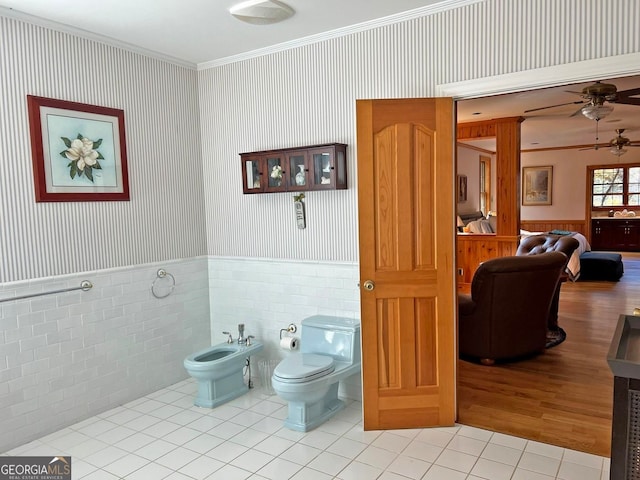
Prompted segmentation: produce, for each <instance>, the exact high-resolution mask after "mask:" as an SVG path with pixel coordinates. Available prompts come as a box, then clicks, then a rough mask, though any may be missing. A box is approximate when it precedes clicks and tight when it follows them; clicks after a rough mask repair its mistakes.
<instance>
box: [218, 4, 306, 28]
mask: <svg viewBox="0 0 640 480" xmlns="http://www.w3.org/2000/svg"><path fill="white" fill-rule="evenodd" d="M229 13H231V15H233V16H234V17H236V18H237V19H238V20H241V21H243V22H246V23H251V24H253V25H268V24H270V23H277V22H281V21H282V20H286V19H287V18H289V17H290V16H291V15H293V14H294V13H295V12H294V10H293V8H291V7H290V6H289V5H287V4H286V3H283V2H279V1H278V0H248V1H246V2H242V3H238V4H237V5H234V6H232V7H231V8H230V9H229Z"/></svg>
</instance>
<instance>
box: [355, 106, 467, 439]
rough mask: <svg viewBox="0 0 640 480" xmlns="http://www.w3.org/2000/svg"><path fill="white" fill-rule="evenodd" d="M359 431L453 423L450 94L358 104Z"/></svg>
mask: <svg viewBox="0 0 640 480" xmlns="http://www.w3.org/2000/svg"><path fill="white" fill-rule="evenodd" d="M357 122H358V201H359V228H360V232H359V233H360V275H361V279H360V283H361V285H363V287H364V285H365V281H367V280H370V281H371V282H372V283H370V284H369V285H373V288H372V289H370V290H367V289H365V288H363V289H362V292H361V306H362V316H361V328H362V343H363V345H362V351H363V353H362V356H363V389H364V400H363V405H364V421H365V429H367V430H370V429H381V428H409V427H411V428H413V427H425V426H433V425H451V424H453V422H454V421H455V361H456V348H455V302H454V301H455V276H454V271H453V269H454V263H453V256H454V244H455V237H454V236H455V224H454V218H455V215H454V200H455V199H454V192H453V185H454V180H453V179H454V170H455V165H454V159H453V145H454V143H453V142H454V135H453V133H454V115H453V101H452V99H405V100H361V101H358V102H357Z"/></svg>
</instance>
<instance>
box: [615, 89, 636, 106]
mask: <svg viewBox="0 0 640 480" xmlns="http://www.w3.org/2000/svg"><path fill="white" fill-rule="evenodd" d="M615 102H616V103H623V104H626V105H640V88H630V89H629V90H622V91H621V92H618V93H617V96H616V99H615Z"/></svg>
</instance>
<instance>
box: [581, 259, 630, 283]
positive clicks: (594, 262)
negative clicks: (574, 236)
mask: <svg viewBox="0 0 640 480" xmlns="http://www.w3.org/2000/svg"><path fill="white" fill-rule="evenodd" d="M623 273H624V267H623V265H622V255H620V254H619V253H612V252H583V253H582V254H580V280H608V281H610V282H617V281H618V280H620V277H622V274H623Z"/></svg>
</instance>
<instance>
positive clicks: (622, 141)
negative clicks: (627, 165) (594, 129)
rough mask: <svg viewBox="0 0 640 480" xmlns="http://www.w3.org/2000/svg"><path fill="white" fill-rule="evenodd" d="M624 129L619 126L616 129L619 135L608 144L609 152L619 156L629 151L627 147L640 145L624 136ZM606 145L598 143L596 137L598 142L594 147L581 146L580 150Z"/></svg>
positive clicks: (597, 148)
mask: <svg viewBox="0 0 640 480" xmlns="http://www.w3.org/2000/svg"><path fill="white" fill-rule="evenodd" d="M624 131H625V129H624V128H618V129H617V130H616V134H617V136H616V137H615V138H613V139H612V140H611V141H610V142H609V144H608V147H609V152H610V153H612V154H614V155H617V156H618V157H619V156H620V155H624V154H625V153H627V149H626V147H640V143H638V142H632V141H631V140H629V139H628V138H627V137H623V136H622V134H623V133H624ZM606 146H607V145H598V143H597V139H596V144H595V145H594V146H593V147H589V148H581V149H580V150H599V149H600V148H605V147H606Z"/></svg>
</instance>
